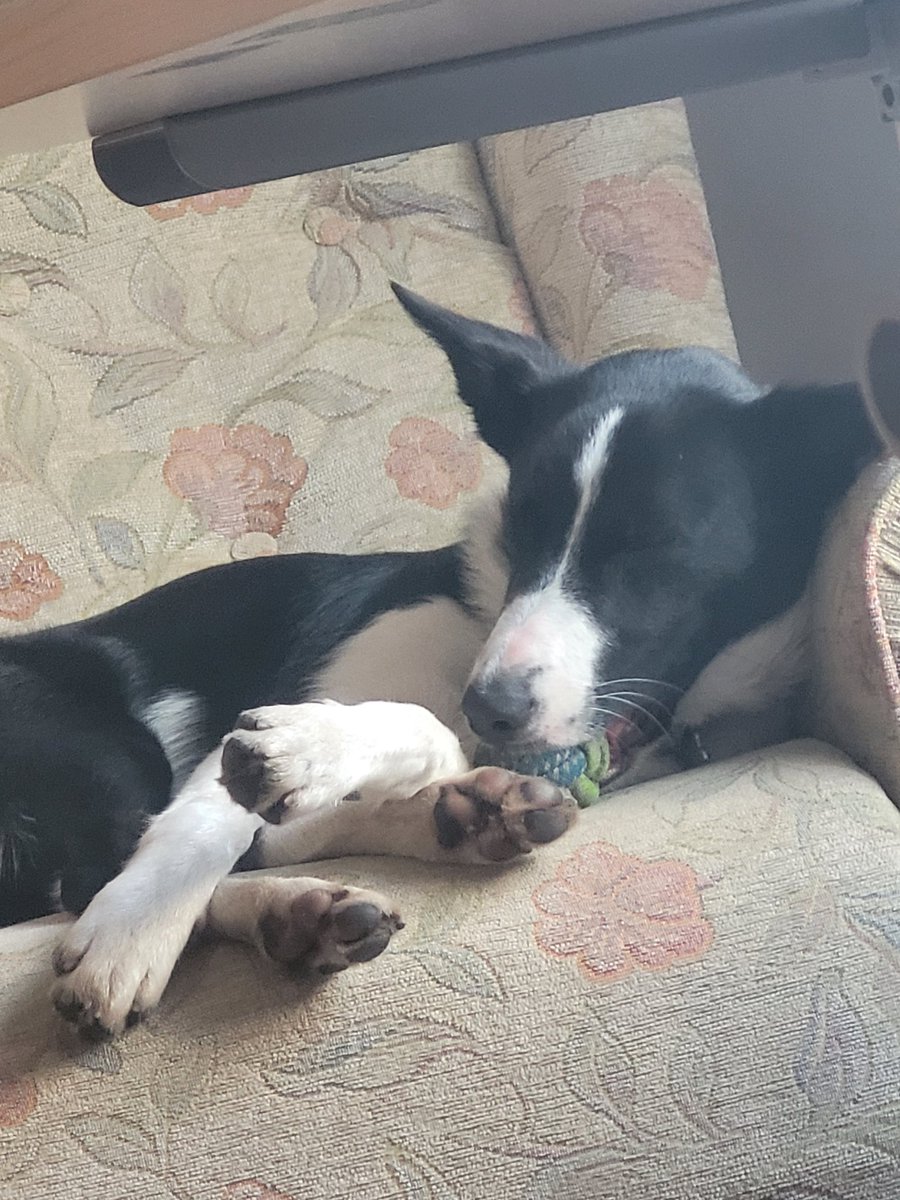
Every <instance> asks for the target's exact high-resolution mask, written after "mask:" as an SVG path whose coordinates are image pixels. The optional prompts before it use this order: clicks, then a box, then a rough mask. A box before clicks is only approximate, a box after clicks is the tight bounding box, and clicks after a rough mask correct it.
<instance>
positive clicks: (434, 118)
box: [93, 0, 870, 205]
mask: <svg viewBox="0 0 900 1200" xmlns="http://www.w3.org/2000/svg"><path fill="white" fill-rule="evenodd" d="M869 50H870V42H869V33H868V29H867V25H866V19H865V13H864V10H863V5H862V4H861V3H848V2H847V0H793V2H792V3H784V2H783V0H782V2H780V3H775V4H752V5H741V6H739V7H737V8H727V9H718V10H714V11H712V12H708V13H705V14H702V15H698V16H696V17H689V18H673V19H671V20H666V21H655V22H651V23H648V24H645V25H638V26H634V27H630V28H626V29H621V30H613V31H611V32H607V33H600V34H592V35H590V36H586V37H577V38H566V39H563V40H560V41H556V42H545V43H542V44H540V45H537V46H529V47H525V48H522V49H518V50H509V51H503V52H500V53H494V54H485V55H481V56H478V57H475V58H466V59H458V60H456V61H453V62H448V63H438V64H435V65H433V66H429V67H422V68H416V69H413V70H408V71H398V72H394V73H392V74H389V75H379V76H373V77H371V78H369V79H360V80H353V81H351V82H348V83H338V84H331V85H329V86H327V87H320V88H311V89H308V90H306V91H300V92H293V93H288V94H285V95H281V96H274V97H271V98H268V99H263V100H252V101H247V102H244V103H240V104H230V105H224V106H222V107H220V108H211V109H206V110H204V111H201V112H195V113H185V114H183V115H179V116H174V117H165V118H163V119H161V120H159V121H156V122H153V123H151V124H149V125H144V126H140V127H136V128H133V129H128V130H124V131H122V132H120V133H111V134H106V135H104V136H103V137H99V138H97V139H95V141H94V146H93V149H94V162H95V164H96V167H97V171H98V172H99V174H100V177H101V178H102V179H103V181H104V183H105V184H106V185H107V187H109V188H110V190H111V191H113V192H114V193H115V194H116V195H117V196H119V197H120V198H121V199H122V200H126V201H128V203H130V204H140V205H144V204H155V203H159V202H160V201H163V200H172V199H176V198H180V197H183V196H192V195H197V194H199V193H202V192H209V191H215V190H217V189H219V188H228V187H238V186H242V185H244V184H249V183H261V182H264V181H266V180H269V179H281V178H283V177H285V176H288V175H299V174H303V173H305V172H308V171H319V170H322V169H324V168H326V167H334V166H343V165H345V164H347V163H354V162H363V161H365V160H366V159H370V158H380V157H382V156H384V155H389V154H398V153H401V152H404V151H409V150H419V149H423V148H425V147H427V146H438V145H444V144H446V143H448V142H456V141H468V140H471V139H472V138H476V137H483V136H485V135H487V134H491V133H501V132H504V131H506V130H509V129H521V128H525V127H527V126H532V125H542V124H547V123H549V122H552V121H562V120H567V119H569V118H572V117H578V116H586V115H588V114H591V113H598V112H607V111H609V110H611V109H616V108H625V107H628V106H629V105H633V104H641V103H644V102H646V101H650V100H662V99H667V98H669V97H672V96H681V95H686V94H688V93H690V92H696V91H699V90H703V89H707V88H715V87H721V86H723V85H725V84H732V83H739V82H744V81H748V80H753V79H762V78H766V77H768V76H772V75H780V74H783V73H785V72H788V71H793V70H797V69H800V68H804V67H811V66H816V65H823V64H827V63H834V62H840V61H843V60H854V59H860V60H861V59H864V58H865V56H866V55H867V54H868V53H869Z"/></svg>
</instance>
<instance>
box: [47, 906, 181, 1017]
mask: <svg viewBox="0 0 900 1200" xmlns="http://www.w3.org/2000/svg"><path fill="white" fill-rule="evenodd" d="M189 934H190V929H188V930H187V932H186V933H185V931H184V930H183V929H181V930H179V929H178V928H177V927H170V928H165V927H164V926H162V925H157V924H147V923H144V924H141V925H133V924H132V923H131V922H130V921H129V920H128V916H127V913H126V912H123V911H121V910H120V911H118V912H117V911H116V910H115V909H113V908H111V907H110V906H109V905H107V903H106V902H105V901H104V899H103V896H102V893H101V895H100V896H98V897H96V898H95V899H94V901H93V902H92V904H91V905H90V906H89V908H88V909H87V911H86V912H85V914H84V915H83V916H82V917H81V918H80V919H79V920H78V921H76V922H75V924H74V925H73V926H72V927H71V929H69V931H68V932H67V934H66V936H65V937H64V938H63V939H62V941H61V942H60V943H59V945H58V946H57V948H56V950H55V951H54V954H53V969H54V971H55V972H56V974H57V976H58V979H57V981H56V983H55V984H54V987H53V991H52V999H53V1003H54V1005H55V1007H56V1009H57V1011H58V1012H59V1013H60V1014H61V1016H63V1017H64V1018H65V1019H66V1020H67V1021H71V1022H72V1023H73V1024H74V1025H77V1026H78V1027H79V1028H80V1029H81V1030H83V1031H84V1032H85V1033H89V1034H92V1035H93V1036H96V1037H111V1036H114V1035H115V1034H119V1033H121V1032H122V1031H123V1030H124V1029H125V1028H126V1027H128V1026H129V1025H133V1024H134V1023H135V1022H136V1021H138V1020H140V1018H141V1016H142V1015H143V1014H144V1013H145V1012H148V1011H149V1010H150V1009H151V1008H154V1007H155V1006H156V1005H157V1004H158V1003H159V999H160V997H161V996H162V993H163V991H164V990H165V987H166V984H167V983H168V982H169V978H170V976H171V974H172V970H173V968H174V966H175V963H176V962H177V960H178V957H179V955H180V954H181V951H182V950H183V949H184V945H185V942H186V940H187V937H188V936H189Z"/></svg>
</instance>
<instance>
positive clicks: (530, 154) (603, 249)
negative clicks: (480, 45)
mask: <svg viewBox="0 0 900 1200" xmlns="http://www.w3.org/2000/svg"><path fill="white" fill-rule="evenodd" d="M479 154H480V157H481V161H482V164H483V167H484V171H485V179H486V180H487V184H488V187H489V188H490V190H491V194H492V196H493V198H494V203H495V205H496V208H497V212H498V215H499V219H500V221H501V224H502V226H503V228H504V230H505V233H506V237H507V240H508V241H509V243H510V245H512V246H514V247H515V249H516V252H517V254H518V256H519V261H520V263H521V264H522V270H523V273H524V275H525V279H526V282H527V285H528V289H529V292H530V294H531V297H532V300H533V302H534V305H535V309H536V311H537V314H538V316H539V319H540V321H541V324H542V327H543V329H544V331H545V332H546V334H547V336H548V337H549V338H550V340H551V341H552V342H553V343H554V344H555V345H557V346H558V347H559V348H560V349H561V350H562V351H564V352H565V353H566V354H569V355H570V356H572V357H573V358H575V359H580V360H588V359H592V358H599V357H601V356H602V355H604V354H612V353H615V352H616V351H619V350H628V349H633V348H635V347H642V346H681V345H690V344H697V345H703V346H710V347H712V348H713V349H716V350H721V351H722V352H723V353H725V354H730V355H732V356H733V355H734V352H735V351H734V339H733V336H732V331H731V324H730V321H729V318H728V312H727V309H726V307H725V298H724V294H723V291H722V282H721V279H720V276H719V269H718V262H717V260H716V252H715V247H714V245H713V240H712V234H711V232H710V228H709V223H708V220H707V215H706V205H705V202H704V199H703V190H702V187H701V184H700V179H699V175H698V172H697V164H696V161H695V159H694V152H693V148H692V146H691V136H690V130H689V129H688V124H687V118H686V116H685V113H684V106H683V105H682V103H681V101H679V100H672V101H667V102H665V103H662V104H647V105H643V106H641V107H638V108H632V109H625V110H622V111H620V112H613V113H606V114H604V115H602V116H598V117H587V118H585V119H583V120H577V121H566V122H564V123H562V124H558V125H548V126H544V127H542V128H540V129H526V130H521V131H518V132H515V133H505V134H501V135H500V136H498V137H492V138H485V139H483V140H482V141H481V142H480V143H479Z"/></svg>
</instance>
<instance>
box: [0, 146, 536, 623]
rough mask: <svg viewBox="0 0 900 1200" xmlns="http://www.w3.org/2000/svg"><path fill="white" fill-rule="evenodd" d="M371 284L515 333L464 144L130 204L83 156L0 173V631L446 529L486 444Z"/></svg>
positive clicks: (503, 252)
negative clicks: (293, 555)
mask: <svg viewBox="0 0 900 1200" xmlns="http://www.w3.org/2000/svg"><path fill="white" fill-rule="evenodd" d="M391 277H393V278H396V279H399V280H401V281H404V282H406V283H408V284H409V285H410V286H411V287H413V288H415V289H418V290H419V291H421V292H423V293H425V294H427V295H429V296H431V297H433V298H434V299H435V300H437V301H439V302H442V303H445V304H449V305H455V306H457V307H459V308H461V309H464V310H466V311H467V312H470V313H471V314H472V315H473V316H477V317H482V318H485V319H490V320H493V321H496V322H498V323H500V324H503V325H511V326H513V327H521V326H524V325H527V324H530V320H531V317H530V312H529V311H528V308H527V304H526V302H525V300H524V298H523V294H522V291H521V288H520V286H519V285H518V275H517V270H516V264H515V258H514V255H512V254H511V252H510V251H509V250H507V249H506V248H505V247H504V246H503V245H502V244H500V242H499V241H498V236H497V232H496V226H495V222H494V217H493V213H492V210H491V207H490V204H489V202H488V199H487V196H486V194H485V192H484V189H483V186H482V183H481V177H480V173H479V169H478V164H477V162H476V158H475V155H474V152H473V150H472V149H471V148H470V147H467V146H457V147H447V148H444V149H438V150H434V151H429V152H426V153H423V154H419V155H416V156H415V157H414V158H413V157H401V158H399V159H392V160H390V161H385V162H378V163H371V164H368V165H366V166H365V167H361V168H358V169H347V170H335V171H328V172H325V173H324V174H321V175H314V176H310V177H307V178H303V179H299V180H285V181H282V182H277V183H272V184H268V185H266V186H262V187H256V188H242V189H238V190H236V191H232V192H226V193H217V194H214V195H213V196H207V197H200V198H197V199H193V200H182V201H176V202H174V203H171V204H167V205H159V206H156V207H154V208H151V209H150V210H147V211H143V210H138V209H133V208H129V207H127V206H126V205H123V204H121V203H120V202H119V201H117V200H116V199H114V198H113V197H112V196H111V195H109V193H107V192H106V190H105V189H104V188H103V186H102V185H101V183H100V181H99V180H98V179H97V177H96V175H95V173H94V170H93V166H92V164H91V160H90V153H89V148H88V147H86V146H78V147H74V148H72V149H70V150H68V151H66V152H61V153H57V152H53V153H52V154H45V155H40V156H36V157H32V158H25V159H14V160H9V161H7V162H5V163H0V416H2V419H3V423H4V424H3V429H2V441H0V631H12V630H14V629H24V628H28V627H29V626H31V625H39V624H48V623H54V624H55V623H59V622H61V621H63V620H66V619H71V618H74V617H79V616H82V615H84V614H86V613H89V612H92V611H95V610H96V609H98V608H102V607H108V606H110V605H111V604H113V603H116V602H119V601H121V600H124V599H126V598H129V597H131V596H133V595H136V594H138V593H140V592H143V591H145V590H146V589H147V588H149V587H150V586H152V585H154V584H157V583H160V582H163V581H165V580H167V579H170V578H172V577H174V576H176V575H180V574H183V573H184V572H185V571H189V570H193V569H196V568H198V567H201V566H207V565H209V564H212V563H218V562H224V561H227V560H228V559H229V558H241V557H248V556H253V555H257V554H271V553H274V552H275V551H276V550H277V549H278V548H282V549H290V550H293V549H328V550H348V549H363V550H372V549H382V548H387V547H390V548H401V547H409V548H412V547H421V546H429V545H439V544H442V543H443V542H445V541H446V540H447V539H448V538H449V537H452V536H453V535H454V534H455V533H456V531H457V529H458V526H459V520H460V514H461V512H462V509H463V504H464V501H465V499H466V498H467V497H469V496H470V495H471V493H472V492H473V490H474V489H475V488H476V487H477V486H478V484H479V483H480V482H481V479H482V476H483V474H484V471H485V470H486V469H487V464H488V456H487V454H486V452H484V451H483V450H482V449H481V448H480V447H479V445H478V444H477V443H476V442H475V440H474V438H473V436H472V434H471V428H470V421H469V419H468V415H467V413H465V412H464V410H463V408H462V406H461V405H460V404H459V402H458V401H457V400H456V398H455V393H454V389H453V381H452V376H451V374H450V371H449V369H448V368H447V365H446V362H445V360H444V359H443V356H442V355H441V354H440V352H439V351H438V350H436V349H435V348H434V347H433V346H432V345H431V344H430V343H429V342H428V340H427V339H426V338H425V337H424V335H423V334H421V333H420V332H419V331H418V330H416V329H415V328H414V327H413V325H412V322H411V321H410V320H409V319H408V318H407V317H406V316H405V314H404V313H403V312H402V310H401V309H400V307H399V305H398V304H397V303H396V301H395V300H394V298H393V297H392V296H391V294H390V292H389V289H388V280H389V278H391Z"/></svg>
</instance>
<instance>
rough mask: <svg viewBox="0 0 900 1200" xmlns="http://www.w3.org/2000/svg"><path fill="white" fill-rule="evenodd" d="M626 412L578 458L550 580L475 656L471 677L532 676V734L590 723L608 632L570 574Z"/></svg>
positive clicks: (616, 412) (573, 736) (554, 741)
mask: <svg viewBox="0 0 900 1200" xmlns="http://www.w3.org/2000/svg"><path fill="white" fill-rule="evenodd" d="M622 415H623V411H622V409H620V408H616V409H613V410H612V411H611V412H609V413H607V414H606V415H605V416H604V417H602V418H601V419H600V420H599V421H598V422H597V424H596V426H595V427H594V431H593V433H592V434H591V436H590V438H589V439H588V441H587V442H586V444H585V446H584V448H583V449H582V452H581V454H580V455H579V457H578V460H577V462H576V464H575V482H576V484H577V487H578V503H577V505H576V509H575V515H574V516H573V518H572V524H571V526H570V528H569V532H568V535H567V537H566V542H565V545H564V546H563V548H562V551H561V554H560V557H559V560H558V562H557V564H556V566H555V567H554V568H553V570H552V572H551V573H550V574H549V576H548V578H547V580H546V582H545V583H543V584H542V585H541V586H540V587H539V588H537V589H535V590H534V591H532V592H528V593H526V594H525V595H522V596H517V597H516V598H515V599H514V600H512V601H511V602H510V603H509V604H508V605H507V606H506V608H505V609H504V610H503V612H502V614H501V615H500V619H499V620H498V621H497V624H496V625H495V626H494V628H493V630H492V632H491V635H490V637H489V638H488V640H487V642H486V643H485V645H484V647H483V649H482V652H481V654H480V655H479V657H478V660H477V662H476V663H475V667H474V670H473V672H472V676H471V681H472V682H473V683H475V684H476V686H477V685H478V684H485V683H487V682H489V681H490V680H492V679H494V678H496V677H497V676H498V675H504V674H507V673H509V674H511V675H516V676H520V677H521V676H523V675H524V676H527V677H528V678H529V680H530V686H531V693H532V697H533V699H534V701H535V709H534V718H533V721H532V723H531V725H530V726H529V729H528V731H527V736H528V737H529V739H530V740H534V741H542V742H546V743H548V744H549V745H566V744H571V743H574V742H577V741H579V740H580V739H581V738H582V737H583V736H584V735H585V734H586V733H587V732H588V729H589V726H590V705H591V699H592V696H593V690H594V680H595V677H596V669H597V662H598V659H599V657H600V654H601V653H602V652H603V650H604V649H605V648H606V646H607V645H608V644H609V637H608V635H607V634H606V633H605V631H604V630H603V629H601V627H600V626H599V625H598V624H597V621H596V620H595V618H594V617H593V615H592V614H591V613H590V612H589V610H588V609H587V608H585V606H584V605H582V604H581V603H580V602H579V600H578V599H577V597H576V596H574V595H573V594H572V593H571V592H569V591H568V590H567V588H566V573H567V571H568V569H569V566H570V562H571V559H572V555H573V553H574V552H575V550H576V548H577V546H578V544H579V542H580V540H581V536H582V533H583V531H584V524H585V521H586V520H587V515H588V513H589V512H590V508H591V503H592V501H593V499H594V497H595V495H596V494H597V490H598V486H599V481H600V478H601V476H602V474H603V470H604V468H605V466H606V464H607V462H608V461H609V452H610V447H611V444H612V439H613V435H614V433H615V430H616V428H617V427H618V425H619V423H620V421H621V420H622Z"/></svg>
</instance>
